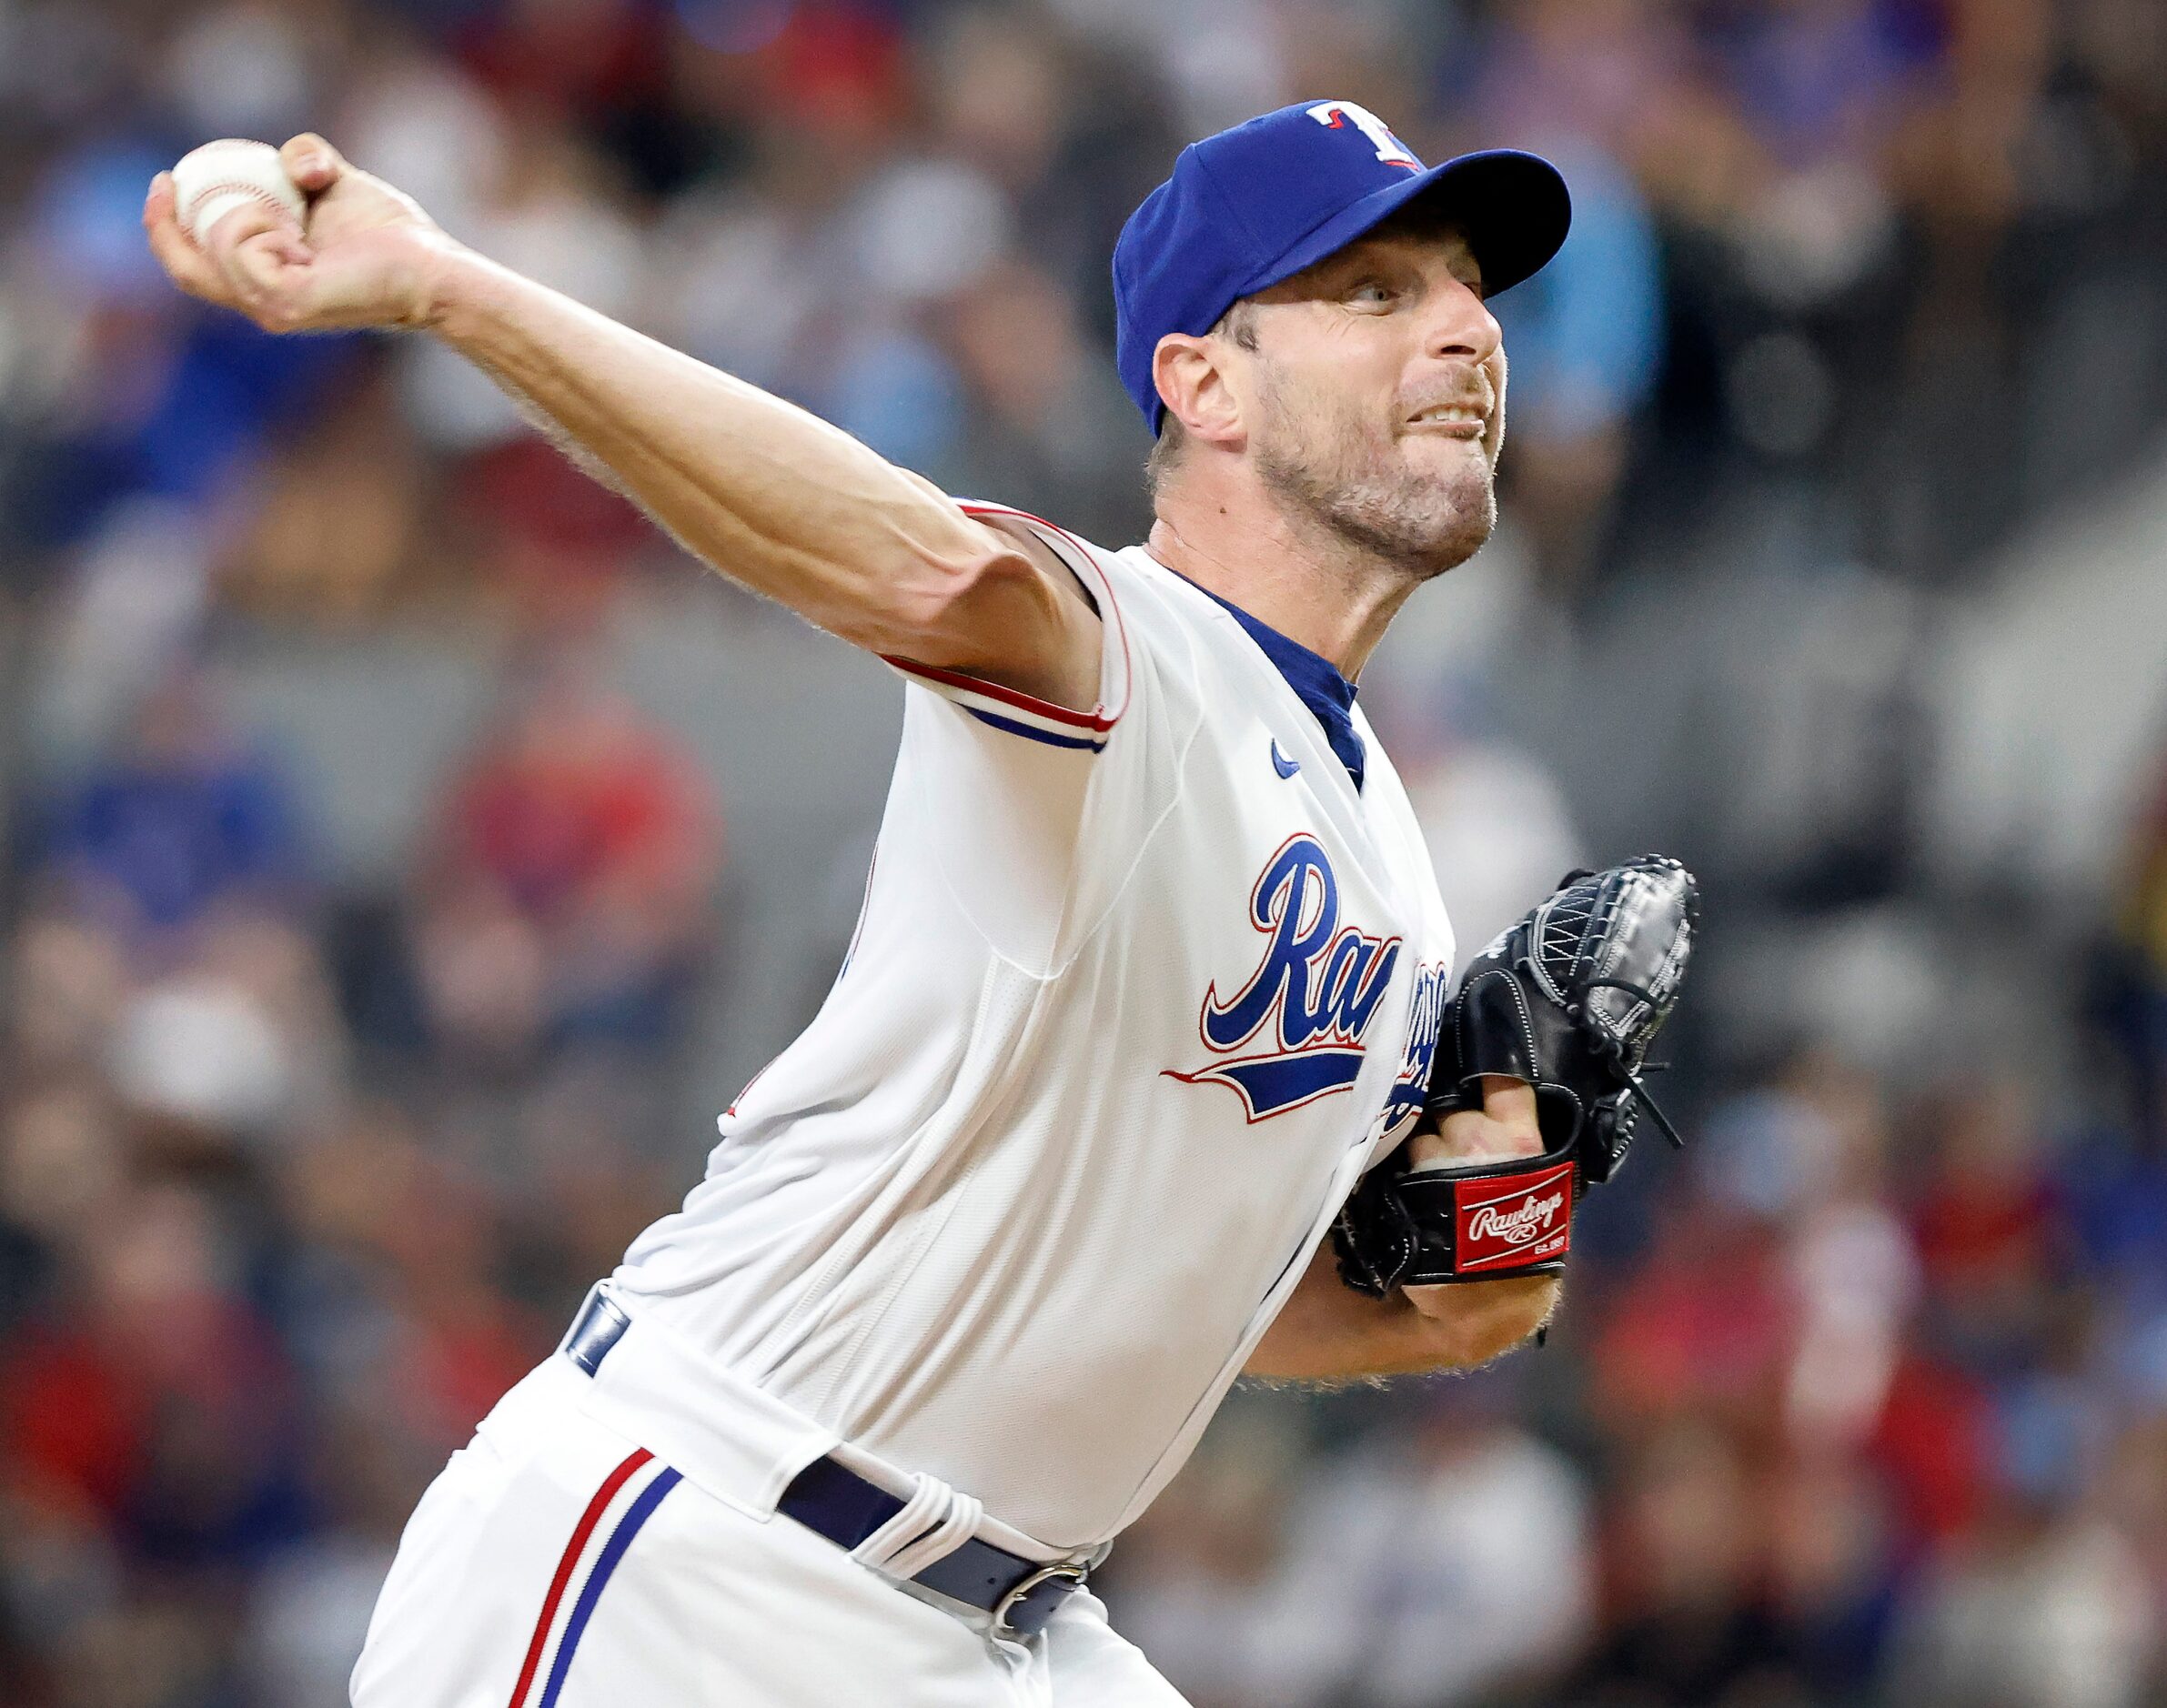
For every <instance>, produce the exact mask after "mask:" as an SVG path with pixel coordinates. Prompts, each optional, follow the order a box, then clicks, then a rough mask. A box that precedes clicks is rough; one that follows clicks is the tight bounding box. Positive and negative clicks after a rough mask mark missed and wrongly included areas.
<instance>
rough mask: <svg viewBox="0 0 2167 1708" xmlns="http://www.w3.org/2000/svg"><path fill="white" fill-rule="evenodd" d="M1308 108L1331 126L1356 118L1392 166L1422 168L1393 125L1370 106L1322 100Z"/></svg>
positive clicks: (1328, 126) (1343, 123)
mask: <svg viewBox="0 0 2167 1708" xmlns="http://www.w3.org/2000/svg"><path fill="white" fill-rule="evenodd" d="M1308 112H1309V116H1310V117H1311V118H1313V119H1315V121H1316V122H1317V123H1318V124H1320V125H1322V126H1325V128H1326V129H1327V130H1338V129H1339V128H1340V127H1341V126H1344V125H1345V124H1346V121H1347V120H1349V119H1352V120H1354V122H1355V128H1356V130H1358V131H1360V132H1361V133H1362V134H1363V135H1364V136H1366V137H1368V138H1369V140H1370V141H1371V142H1373V143H1375V144H1376V146H1377V158H1378V159H1379V160H1382V161H1384V162H1385V163H1386V165H1388V166H1414V167H1416V168H1419V167H1420V166H1421V165H1422V162H1421V161H1419V160H1417V159H1416V158H1415V156H1413V155H1411V154H1409V153H1408V152H1407V146H1406V144H1405V143H1403V142H1402V141H1400V139H1399V138H1398V137H1396V136H1394V135H1393V134H1392V126H1389V125H1387V124H1386V123H1385V121H1384V120H1383V119H1381V118H1379V117H1378V116H1376V114H1375V113H1373V112H1371V111H1370V110H1369V109H1368V108H1367V107H1366V106H1356V105H1355V104H1354V103H1353V102H1352V101H1319V102H1318V103H1317V104H1316V105H1315V106H1313V107H1311V108H1309V109H1308Z"/></svg>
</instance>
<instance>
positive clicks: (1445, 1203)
mask: <svg viewBox="0 0 2167 1708" xmlns="http://www.w3.org/2000/svg"><path fill="white" fill-rule="evenodd" d="M1697 917H1698V893H1697V890H1696V888H1695V885H1694V882H1693V875H1692V873H1690V872H1688V870H1687V869H1685V868H1684V867H1683V866H1681V865H1679V864H1678V861H1676V860H1674V859H1665V858H1663V857H1662V856H1660V855H1653V854H1649V855H1643V856H1641V857H1640V858H1639V859H1632V860H1628V861H1626V862H1625V863H1624V864H1623V865H1621V866H1613V867H1610V868H1608V869H1607V870H1604V871H1599V872H1572V873H1568V874H1567V877H1566V879H1565V882H1564V883H1563V885H1562V886H1561V887H1560V888H1559V889H1557V893H1556V894H1554V895H1552V896H1551V897H1550V898H1549V899H1547V900H1545V901H1543V902H1541V903H1539V904H1537V907H1536V908H1535V909H1533V910H1532V911H1530V912H1529V913H1528V914H1527V917H1526V918H1524V919H1521V920H1520V921H1519V923H1518V924H1517V925H1514V926H1512V927H1511V928H1510V929H1507V930H1506V931H1505V932H1504V933H1503V934H1502V935H1501V936H1499V937H1498V939H1497V941H1495V942H1494V943H1492V944H1491V945H1490V946H1489V947H1488V948H1487V949H1485V950H1484V951H1483V952H1482V953H1481V954H1480V955H1478V956H1477V957H1476V959H1475V960H1474V962H1473V964H1472V965H1470V966H1469V967H1468V969H1467V976H1466V977H1465V978H1464V979H1463V980H1461V982H1460V988H1459V990H1458V992H1457V993H1456V995H1455V996H1454V997H1453V999H1452V1001H1451V1002H1450V1003H1449V1004H1448V1005H1447V1006H1446V1012H1445V1018H1444V1022H1443V1026H1442V1029H1441V1031H1440V1034H1439V1037H1438V1040H1437V1053H1436V1065H1435V1066H1434V1068H1433V1069H1432V1070H1431V1075H1430V1089H1429V1099H1428V1102H1427V1104H1426V1110H1425V1114H1426V1119H1429V1120H1443V1119H1444V1118H1445V1117H1446V1116H1448V1115H1451V1114H1453V1113H1455V1112H1456V1111H1458V1110H1472V1109H1480V1108H1481V1107H1482V1081H1483V1080H1484V1079H1485V1077H1487V1076H1497V1077H1499V1078H1504V1079H1510V1080H1520V1081H1522V1082H1523V1083H1525V1084H1527V1085H1530V1086H1532V1087H1534V1089H1535V1093H1536V1106H1537V1116H1538V1120H1539V1123H1540V1126H1541V1130H1542V1140H1543V1149H1542V1153H1541V1154H1540V1155H1539V1156H1536V1157H1523V1158H1515V1159H1512V1160H1508V1161H1502V1162H1486V1163H1481V1164H1477V1165H1475V1166H1472V1167H1446V1168H1432V1169H1422V1170H1413V1169H1410V1167H1409V1164H1408V1153H1407V1148H1406V1146H1405V1145H1402V1146H1401V1147H1400V1149H1399V1150H1396V1151H1395V1152H1394V1153H1393V1155H1392V1156H1390V1157H1389V1158H1387V1159H1386V1160H1385V1161H1383V1162H1381V1163H1379V1164H1378V1165H1377V1166H1376V1168H1374V1169H1372V1170H1370V1171H1369V1173H1368V1174H1367V1175H1366V1176H1365V1177H1364V1178H1363V1181H1362V1183H1361V1184H1360V1185H1359V1186H1358V1187H1356V1190H1355V1192H1354V1195H1353V1196H1352V1197H1350V1198H1349V1199H1348V1200H1347V1202H1346V1208H1345V1209H1343V1210H1342V1211H1340V1213H1339V1218H1338V1220H1337V1221H1335V1223H1334V1225H1333V1230H1332V1239H1333V1244H1334V1246H1335V1250H1336V1251H1337V1253H1338V1258H1339V1273H1340V1278H1341V1279H1342V1280H1343V1281H1346V1284H1347V1285H1348V1286H1349V1287H1352V1288H1354V1289H1355V1290H1356V1291H1357V1292H1364V1293H1367V1294H1370V1295H1371V1296H1372V1297H1375V1298H1382V1297H1384V1296H1385V1295H1386V1293H1388V1292H1390V1291H1392V1290H1393V1289H1394V1288H1395V1287H1426V1286H1436V1285H1438V1284H1441V1283H1445V1282H1450V1281H1489V1280H1492V1279H1494V1278H1496V1277H1498V1276H1502V1275H1555V1274H1558V1273H1560V1272H1562V1271H1563V1270H1564V1267H1565V1261H1566V1258H1567V1255H1568V1254H1569V1253H1570V1252H1571V1250H1572V1220H1573V1210H1574V1207H1575V1206H1576V1205H1577V1203H1578V1201H1579V1199H1580V1196H1581V1194H1582V1193H1583V1192H1585V1191H1587V1188H1588V1187H1589V1186H1591V1185H1597V1184H1600V1183H1601V1182H1602V1181H1607V1180H1608V1179H1609V1178H1610V1176H1611V1175H1612V1174H1614V1173H1616V1172H1617V1170H1618V1165H1619V1164H1620V1163H1621V1162H1623V1161H1624V1160H1625V1155H1626V1151H1627V1149H1628V1147H1629V1146H1630V1145H1631V1143H1632V1140H1633V1130H1634V1127H1635V1125H1636V1123H1637V1121H1638V1113H1639V1110H1641V1109H1643V1108H1645V1109H1646V1110H1648V1112H1649V1113H1650V1114H1651V1115H1652V1116H1654V1118H1655V1120H1656V1121H1657V1124H1658V1125H1659V1126H1660V1127H1661V1128H1662V1129H1663V1130H1664V1132H1665V1133H1666V1134H1667V1135H1668V1137H1669V1138H1670V1140H1671V1141H1672V1142H1673V1143H1677V1142H1678V1134H1677V1133H1676V1132H1675V1131H1674V1130H1672V1129H1671V1126H1670V1123H1669V1122H1668V1120H1665V1119H1664V1117H1663V1112H1662V1111H1661V1110H1659V1109H1658V1108H1657V1107H1656V1106H1655V1103H1654V1101H1653V1100H1651V1099H1650V1098H1649V1097H1648V1092H1647V1090H1646V1088H1645V1087H1644V1086H1643V1085H1642V1083H1641V1078H1640V1076H1641V1071H1642V1069H1643V1067H1644V1065H1645V1063H1646V1061H1647V1059H1648V1045H1649V1044H1650V1043H1651V1042H1652V1041H1653V1040H1654V1039H1655V1035H1656V1033H1657V1032H1658V1030H1660V1029H1661V1027H1662V1025H1663V1022H1664V1021H1665V1020H1668V1018H1669V1017H1670V1011H1671V1010H1672V1009H1673V1008H1674V1007H1675V1006H1676V1005H1677V1002H1678V990H1679V987H1680V986H1681V985H1682V984H1683V983H1684V981H1685V976H1686V966H1687V962H1688V959H1690V958H1691V955H1692V949H1693V932H1694V928H1695V921H1696V919H1697Z"/></svg>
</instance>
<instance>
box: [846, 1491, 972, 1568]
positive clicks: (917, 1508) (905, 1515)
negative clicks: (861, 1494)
mask: <svg viewBox="0 0 2167 1708" xmlns="http://www.w3.org/2000/svg"><path fill="white" fill-rule="evenodd" d="M911 1482H912V1489H911V1498H910V1499H909V1500H907V1501H905V1502H903V1503H902V1506H901V1507H899V1508H898V1509H897V1510H896V1512H895V1516H894V1517H892V1518H891V1519H890V1520H889V1521H888V1522H886V1523H885V1524H882V1526H881V1527H880V1529H878V1530H876V1531H874V1532H872V1535H870V1536H868V1537H867V1538H866V1539H865V1540H864V1541H863V1542H860V1543H859V1544H858V1545H857V1546H856V1547H855V1548H853V1549H852V1550H851V1558H852V1559H853V1560H855V1561H857V1562H859V1564H861V1565H869V1566H873V1567H875V1568H877V1569H878V1570H880V1571H882V1572H888V1573H889V1574H890V1575H891V1576H895V1577H908V1576H910V1573H909V1572H897V1571H895V1569H894V1566H893V1563H892V1562H893V1561H894V1560H895V1558H896V1557H897V1556H898V1555H899V1554H901V1553H902V1552H903V1551H904V1550H905V1549H907V1548H909V1547H910V1545H911V1544H912V1542H916V1541H917V1540H918V1539H919V1537H921V1536H922V1535H924V1534H925V1533H926V1532H927V1531H929V1530H931V1529H932V1528H934V1527H935V1526H936V1525H938V1524H939V1523H940V1522H941V1521H942V1516H943V1515H944V1514H945V1513H946V1512H947V1511H948V1506H949V1502H951V1501H952V1499H953V1498H954V1494H955V1491H954V1490H952V1489H951V1488H950V1487H949V1486H948V1485H947V1484H946V1483H945V1482H942V1481H941V1480H940V1478H938V1477H929V1476H927V1475H926V1474H925V1473H924V1472H919V1473H917V1474H916V1475H915V1476H913V1477H912V1479H911Z"/></svg>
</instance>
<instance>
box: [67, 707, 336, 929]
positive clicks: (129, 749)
mask: <svg viewBox="0 0 2167 1708" xmlns="http://www.w3.org/2000/svg"><path fill="white" fill-rule="evenodd" d="M45 860H46V863H47V865H48V867H49V869H50V870H51V871H52V873H53V875H54V876H55V878H56V879H58V881H59V883H60V885H61V886H62V888H63V889H64V890H65V891H66V895H67V898H68V899H69V900H70V901H72V902H73V904H74V905H75V906H76V907H78V908H82V909H86V910H88V911H90V912H92V913H94V914H96V915H98V916H100V917H102V918H104V919H106V920H107V922H108V923H110V924H111V925H113V926H114V927H116V929H121V930H123V931H126V932H139V931H150V932H169V931H176V930H179V929H183V928H186V927H187V926H190V925H193V924H195V923H197V922H198V921H199V920H201V919H204V918H205V917H206V916H207V915H208V914H210V913H211V912H212V911H213V910H214V909H221V908H224V907H227V906H231V905H243V904H247V903H251V902H263V903H269V904H275V905H278V906H284V905H286V904H287V903H289V902H290V901H291V899H293V897H294V896H295V894H296V892H297V888H298V886H299V885H300V883H301V881H302V879H303V876H304V873H305V869H306V861H305V859H304V856H303V842H302V838H301V835H300V829H299V824H298V820H297V814H296V811H295V808H294V802H293V799H292V797H291V795H290V794H289V793H288V791H287V787H286V784H285V782H284V780H283V779H281V777H280V776H279V773H278V770H277V767H276V766H274V765H273V764H272V763H271V762H270V761H269V759H267V757H266V756H264V755H263V754H260V753H257V752H253V751H251V750H250V749H248V748H247V745H246V744H245V743H243V742H242V741H240V740H239V739H237V738H236V737H235V736H234V735H233V733H232V732H231V731H230V730H229V729H228V728H227V726H226V724H225V722H224V720H223V719H222V718H220V716H219V714H218V711H217V707H216V706H215V705H214V703H213V701H212V698H211V695H210V691H209V689H208V688H207V686H206V685H205V683H204V682H203V680H202V678H199V677H198V676H197V675H195V674H194V673H193V672H192V671H189V670H187V669H186V668H184V669H182V670H180V671H179V672H177V673H176V674H175V675H174V676H173V677H172V678H170V679H169V680H168V681H166V683H165V684H164V685H163V686H162V687H160V688H158V689H157V690H156V691H155V692H154V693H152V694H151V695H150V696H149V698H147V699H146V701H145V703H144V705H143V707H142V708H141V710H140V711H139V712H138V714H137V716H136V722H135V727H134V729H133V731H132V733H131V735H130V737H129V739H128V741H127V743H126V747H125V748H124V749H122V751H120V752H119V753H117V754H116V755H115V756H114V757H113V758H112V759H110V760H108V761H107V762H106V764H105V766H104V767H103V768H102V769H98V770H96V771H94V772H93V773H92V774H91V775H90V776H89V777H87V778H86V779H85V780H84V782H83V784H82V786H81V788H80V789H78V790H77V791H76V793H75V795H74V796H73V798H72V799H68V800H66V802H65V803H64V804H63V805H62V806H61V808H60V809H59V810H58V812H57V813H56V814H55V818H54V820H53V824H52V828H51V832H50V835H49V837H48V839H47V840H46V844H45Z"/></svg>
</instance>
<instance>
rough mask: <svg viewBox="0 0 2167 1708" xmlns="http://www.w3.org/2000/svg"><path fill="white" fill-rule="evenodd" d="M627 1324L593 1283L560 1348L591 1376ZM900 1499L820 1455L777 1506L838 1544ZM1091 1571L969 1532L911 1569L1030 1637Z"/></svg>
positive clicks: (865, 1529)
mask: <svg viewBox="0 0 2167 1708" xmlns="http://www.w3.org/2000/svg"><path fill="white" fill-rule="evenodd" d="M631 1325H632V1320H631V1318H630V1317H629V1316H627V1315H626V1314H625V1312H624V1310H623V1308H622V1307H621V1306H620V1305H619V1304H617V1303H616V1302H615V1301H612V1300H611V1299H610V1297H609V1295H608V1294H606V1293H604V1292H602V1291H600V1289H599V1288H598V1289H597V1290H596V1291H593V1292H591V1293H590V1294H589V1295H588V1297H587V1302H586V1304H585V1305H583V1306H582V1307H580V1314H579V1315H578V1316H577V1317H576V1318H574V1319H573V1321H572V1328H571V1332H570V1333H569V1334H568V1335H566V1336H565V1340H564V1354H565V1356H566V1357H567V1358H569V1359H570V1360H571V1361H572V1362H573V1363H575V1364H577V1365H579V1367H580V1369H581V1370H583V1371H586V1372H587V1373H588V1374H589V1375H590V1376H591V1375H593V1374H594V1373H595V1371H598V1370H600V1368H601V1367H602V1360H604V1359H605V1358H607V1357H609V1356H610V1349H611V1348H612V1347H614V1346H615V1345H616V1344H617V1343H618V1341H621V1340H622V1339H623V1338H624V1332H625V1331H626V1330H627V1329H629V1328H630V1327H631ZM902 1506H903V1503H902V1498H901V1497H900V1496H898V1495H893V1494H891V1493H889V1492H888V1491H887V1490H885V1489H883V1488H882V1487H880V1486H879V1485H878V1484H877V1483H872V1482H867V1481H866V1480H865V1479H864V1478H863V1477H862V1476H860V1475H859V1474H858V1473H857V1472H854V1471H852V1470H851V1469H850V1468H849V1467H848V1466H846V1465H843V1464H842V1463H839V1462H837V1461H836V1460H834V1459H832V1458H825V1457H823V1458H820V1459H816V1460H814V1461H813V1462H811V1464H809V1465H807V1466H806V1467H805V1469H804V1470H802V1471H801V1472H798V1474H797V1475H796V1476H795V1477H794V1478H792V1479H791V1485H790V1487H789V1488H787V1489H785V1490H784V1491H783V1492H782V1499H781V1501H780V1502H778V1503H777V1505H776V1509H775V1510H776V1511H777V1512H781V1513H783V1514H785V1515H786V1516H788V1517H791V1518H794V1519H796V1520H797V1521H798V1522H799V1523H801V1524H802V1525H804V1526H805V1527H806V1528H807V1529H808V1530H813V1531H817V1532H820V1533H821V1535H823V1536H825V1537H826V1538H827V1539H828V1540H829V1541H830V1542H833V1543H834V1544H835V1545H836V1546H837V1547H838V1548H843V1549H851V1548H855V1547H856V1546H857V1545H858V1544H859V1543H860V1542H863V1541H864V1540H865V1539H866V1538H867V1537H868V1536H870V1535H872V1533H873V1532H875V1531H877V1530H879V1529H880V1528H881V1526H882V1525H883V1524H885V1523H886V1522H888V1521H889V1520H890V1519H892V1518H893V1517H894V1516H895V1515H896V1513H898V1512H902ZM1088 1571H1089V1568H1088V1567H1086V1566H1083V1565H1078V1564H1074V1563H1070V1562H1062V1563H1056V1564H1053V1565H1041V1564H1040V1563H1039V1562H1037V1561H1035V1560H1026V1559H1024V1558H1023V1555H1021V1554H1013V1553H1011V1552H1008V1550H1007V1549H1005V1548H996V1547H995V1546H994V1545H993V1543H992V1542H983V1541H981V1540H980V1539H979V1538H978V1537H976V1536H972V1537H969V1538H967V1539H966V1540H965V1541H964V1542H963V1544H962V1546H960V1547H958V1548H957V1549H955V1550H954V1552H951V1553H946V1554H943V1555H942V1557H941V1558H940V1559H938V1560H936V1561H934V1562H932V1564H931V1565H929V1566H927V1567H926V1568H925V1570H924V1571H922V1572H918V1573H916V1574H915V1575H914V1576H913V1577H912V1579H911V1582H913V1583H921V1584H923V1585H924V1586H925V1587H926V1588H927V1589H929V1590H933V1591H936V1592H939V1593H940V1594H942V1595H945V1596H948V1597H950V1598H951V1599H952V1600H954V1601H959V1602H963V1603H966V1604H967V1605H969V1606H972V1607H976V1608H979V1609H981V1610H983V1612H985V1613H991V1614H992V1615H993V1626H994V1629H995V1630H996V1631H997V1632H999V1633H1000V1634H1002V1635H1003V1636H1017V1637H1035V1636H1036V1635H1037V1634H1038V1633H1040V1632H1041V1631H1043V1630H1044V1629H1045V1626H1046V1622H1047V1621H1048V1620H1049V1619H1051V1618H1053V1611H1054V1609H1055V1608H1057V1607H1059V1606H1060V1605H1061V1603H1063V1601H1065V1600H1066V1599H1067V1598H1068V1597H1069V1595H1070V1594H1071V1593H1072V1592H1074V1591H1076V1590H1079V1589H1082V1588H1083V1580H1084V1577H1085V1576H1086V1574H1087V1572H1088Z"/></svg>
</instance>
